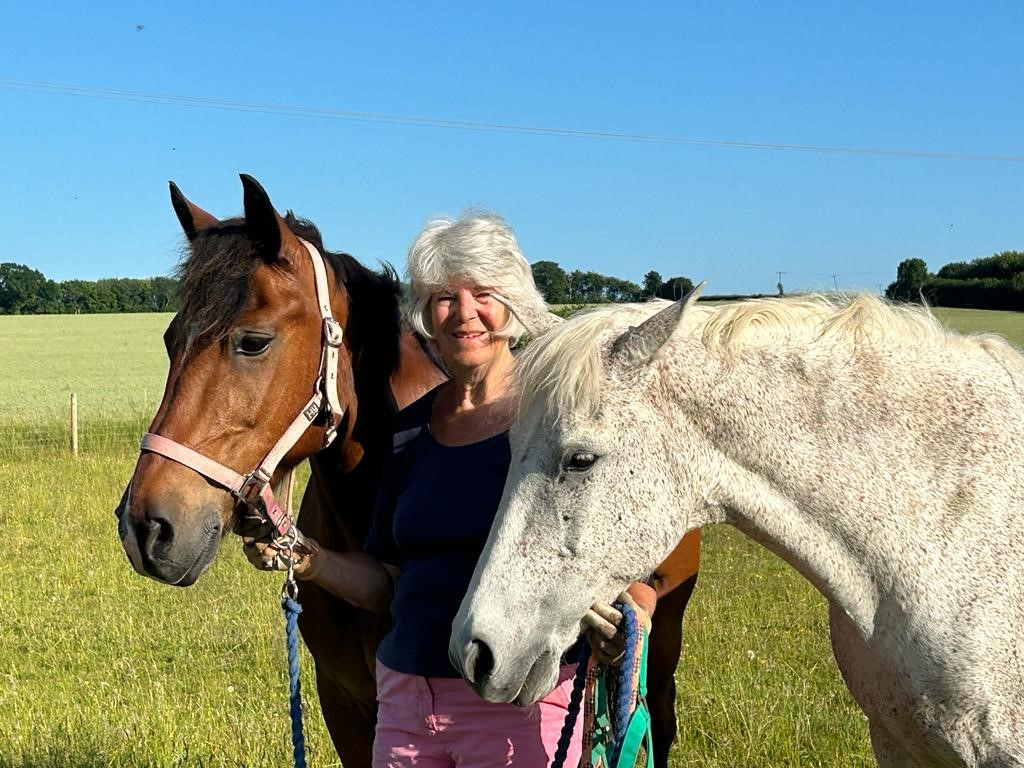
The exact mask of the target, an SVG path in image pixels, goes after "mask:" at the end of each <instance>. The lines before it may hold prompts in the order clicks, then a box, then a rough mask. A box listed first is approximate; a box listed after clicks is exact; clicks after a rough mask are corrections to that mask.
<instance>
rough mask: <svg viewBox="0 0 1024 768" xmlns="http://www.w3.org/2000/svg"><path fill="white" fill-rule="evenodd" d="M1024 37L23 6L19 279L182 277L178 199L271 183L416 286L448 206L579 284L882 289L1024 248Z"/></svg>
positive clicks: (684, 9)
mask: <svg viewBox="0 0 1024 768" xmlns="http://www.w3.org/2000/svg"><path fill="white" fill-rule="evenodd" d="M200 8H202V10H201V11H200ZM137 25H142V27H143V28H141V29H139V28H137ZM1022 30H1024V4H1021V3H1020V2H986V3H964V2H960V3H950V2H941V1H940V2H930V3H927V4H924V3H909V2H864V3H857V4H853V3H848V2H842V3H840V2H828V1H823V2H806V3H796V2H773V3H721V2H678V3H636V4H625V3H615V4H612V3H604V2H588V3H583V2H580V3H550V2H549V3H518V4H512V3H506V4H497V3H479V2H477V3H424V2H420V3H412V2H409V3H393V4H371V3H359V4H355V3H341V2H339V3H330V4H328V3H323V4H320V3H316V4H314V3H304V2H293V3H287V4H285V3H280V2H275V3H267V2H248V3H240V2H231V3H210V4H209V7H202V6H199V5H195V4H193V5H191V6H190V5H182V4H180V3H176V4H174V3H164V2H103V3H99V4H82V3H66V4H53V3H47V2H36V3H18V4H8V6H7V7H6V8H5V12H4V24H3V25H2V26H0V51H2V55H0V105H2V110H0V114H2V119H0V139H2V143H3V146H4V148H5V156H4V162H3V173H2V174H0V200H2V201H3V203H2V211H3V213H2V214H0V216H2V221H3V224H4V235H5V236H4V238H3V245H2V246H0V262H2V261H14V262H18V263H23V264H28V265H30V266H32V267H34V268H36V269H39V270H41V271H42V272H44V273H45V274H46V275H47V276H48V277H51V278H53V279H57V280H65V279H70V278H76V277H78V278H86V279H95V278H99V277H145V276H151V275H158V274H166V273H168V272H169V271H170V270H171V269H172V268H173V265H174V263H175V262H176V260H177V258H178V254H179V247H180V240H181V238H180V231H179V229H178V225H177V221H176V219H175V217H174V214H173V211H172V209H171V206H170V202H169V199H168V194H167V181H168V180H169V179H173V180H174V181H175V182H177V184H178V185H179V186H180V187H181V189H182V190H183V191H184V193H185V194H186V195H187V196H188V197H189V198H190V199H192V200H193V201H194V202H195V203H197V204H198V205H200V206H202V207H204V208H206V209H207V210H209V211H210V212H212V213H214V214H216V215H219V216H229V215H235V214H238V213H239V212H240V210H241V207H242V197H241V186H240V184H239V181H238V173H239V172H246V173H250V174H252V175H254V176H255V177H256V178H258V179H259V180H260V181H261V182H262V183H263V185H264V186H265V187H266V189H267V191H268V192H269V193H270V196H271V199H272V200H273V201H274V203H275V205H276V206H277V207H278V209H279V210H282V211H283V210H284V209H288V208H291V209H293V210H295V212H296V213H298V214H300V215H303V216H306V217H307V218H310V219H312V220H313V221H314V222H315V223H316V224H317V225H318V226H319V227H320V229H321V231H322V232H323V234H324V239H325V242H326V244H327V246H328V247H329V248H331V249H334V250H345V251H348V252H350V253H352V254H353V255H355V256H357V257H358V258H360V259H361V260H363V261H364V262H367V263H373V262H374V261H375V260H388V261H391V262H393V263H394V264H396V265H397V266H399V267H401V266H402V265H403V264H404V257H405V250H406V248H407V246H408V244H409V242H410V241H411V240H412V238H413V237H414V236H415V234H416V232H417V231H418V229H419V228H420V227H421V226H422V224H423V223H424V222H425V221H426V220H427V219H428V218H429V217H431V216H433V215H437V214H457V213H459V212H461V211H462V210H464V209H466V208H468V207H471V206H476V207H483V208H487V209H491V210H495V211H497V212H499V213H501V214H503V215H504V216H506V217H507V218H508V219H509V221H510V222H511V223H512V225H513V227H514V228H515V229H516V232H517V234H518V236H519V239H520V243H521V245H522V247H523V250H524V252H525V253H526V255H527V258H528V259H529V260H530V261H537V260H540V259H548V260H552V261H556V262H558V263H559V264H561V265H562V266H563V267H564V268H566V269H576V268H579V269H593V270H596V271H599V272H603V273H605V274H611V275H615V276H618V277H623V278H627V279H630V280H634V281H640V280H641V278H642V276H643V274H644V273H645V272H646V271H648V270H650V269H656V270H658V271H659V272H661V274H662V275H663V276H664V277H669V276H671V275H680V274H681V275H686V276H688V277H690V278H692V279H694V281H698V280H707V281H708V291H709V292H710V293H726V292H757V291H760V292H772V291H774V288H775V282H776V279H777V276H776V270H782V271H784V272H785V273H786V274H784V275H783V282H784V284H785V285H786V287H787V289H789V290H794V289H798V288H802V289H808V288H810V289H813V288H818V289H823V288H831V287H832V286H833V285H834V284H836V285H838V286H839V287H840V288H852V287H861V288H867V289H869V290H877V288H878V285H879V284H886V283H888V282H889V281H891V280H892V279H893V278H894V276H895V269H896V265H897V263H898V262H899V261H901V260H902V259H905V258H910V257H920V258H924V259H925V260H926V261H927V262H928V264H929V267H931V268H932V269H933V270H934V269H938V267H940V266H941V265H942V264H945V263H947V262H949V261H957V260H968V259H972V258H976V257H978V256H986V255H989V254H991V253H993V252H997V251H1001V250H1007V249H1014V250H1024V195H1022V189H1024V184H1022V182H1024V162H1021V161H1020V160H1019V158H1024V130H1022V128H1024V57H1022V56H1021V55H1020V39H1021V38H1020V35H1021V31H1022ZM26 81H32V82H37V83H51V84H58V85H61V86H78V87H84V88H87V89H117V90H121V91H128V92H130V93H131V94H135V95H133V96H130V97H129V98H128V99H123V100H112V99H103V98H99V97H97V96H96V95H95V92H94V91H88V93H89V94H90V95H74V94H73V93H72V92H71V91H69V90H68V89H67V88H60V89H56V90H54V89H51V88H48V87H44V86H26V85H25V83H26ZM147 93H163V94H172V95H175V96H182V97H192V98H194V99H199V98H201V99H209V100H212V101H213V102H215V103H218V104H221V105H222V106H223V105H224V104H225V102H240V103H242V104H245V105H253V104H275V105H283V106H286V107H289V108H293V109H291V110H290V111H288V112H286V113H281V114H272V113H266V112H253V111H246V110H244V109H228V108H213V109H205V108H195V107H187V106H181V105H176V104H167V103H152V100H150V99H147V98H146V97H144V96H142V95H140V94H147ZM313 109H321V110H333V111H334V113H335V116H334V117H329V118H328V117H314V116H311V115H310V114H309V110H313ZM341 112H362V113H375V114H387V115H397V116H404V117H415V118H433V119H437V120H442V121H474V122H478V123H488V124H500V125H517V126H529V127H536V128H546V129H553V128H557V129H576V130H582V131H594V132H606V133H620V134H633V135H646V136H658V137H666V138H689V139H706V140H718V141H734V142H741V143H768V144H786V145H815V146H829V147H839V148H843V147H847V148H871V149H893V150H905V151H909V152H920V153H961V154H975V155H1000V156H1009V157H1015V158H1018V160H1017V161H1002V162H999V161H983V160H957V159H943V158H935V157H904V156H894V155H883V156H875V155H865V154H859V153H850V152H837V153H826V152H803V151H782V150H765V149H754V148H745V147H724V146H707V145H690V144H680V143H652V142H642V141H626V140H612V139H608V138H586V137H567V136H558V135H551V134H548V133H541V134H523V133H511V132H501V131H496V130H462V129H453V128H449V127H437V126H432V127H431V126H418V125H408V124H401V123H396V122H370V121H359V120H351V119H340V118H339V117H338V115H337V113H341ZM832 275H836V277H835V278H833V277H832Z"/></svg>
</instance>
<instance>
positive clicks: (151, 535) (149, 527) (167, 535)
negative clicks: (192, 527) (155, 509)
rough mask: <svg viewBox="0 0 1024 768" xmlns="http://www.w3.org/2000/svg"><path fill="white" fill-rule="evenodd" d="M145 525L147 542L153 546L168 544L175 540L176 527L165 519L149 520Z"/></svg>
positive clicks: (154, 518)
mask: <svg viewBox="0 0 1024 768" xmlns="http://www.w3.org/2000/svg"><path fill="white" fill-rule="evenodd" d="M144 525H145V529H146V536H145V538H146V541H147V542H148V543H150V544H151V545H152V544H167V543H168V542H169V541H171V540H172V539H173V538H174V526H173V525H171V522H170V521H169V520H168V519H167V518H164V517H152V518H149V519H148V520H147V521H146V523H145V524H144Z"/></svg>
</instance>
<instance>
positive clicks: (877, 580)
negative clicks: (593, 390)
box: [676, 350, 1019, 637]
mask: <svg viewBox="0 0 1024 768" xmlns="http://www.w3.org/2000/svg"><path fill="white" fill-rule="evenodd" d="M839 357H841V355H837V356H833V357H827V356H823V357H820V358H817V359H816V358H811V357H808V356H806V355H801V356H797V355H796V354H795V353H791V354H789V355H788V356H787V355H786V353H784V352H779V351H777V350H752V351H750V353H749V354H746V353H745V354H744V359H743V360H742V361H740V362H737V363H736V364H735V365H734V366H732V367H722V368H720V369H717V370H712V371H709V372H707V373H706V375H705V376H704V377H703V378H701V375H700V374H697V376H698V381H696V382H688V383H689V385H690V387H691V391H693V390H697V395H696V397H694V398H693V399H692V400H690V401H689V402H690V406H689V408H688V409H687V410H688V418H690V419H691V420H696V421H697V422H698V424H699V425H700V426H701V427H703V430H704V431H705V433H706V434H707V436H708V438H709V440H710V443H711V445H712V448H713V454H714V455H716V456H717V457H718V459H717V460H718V461H720V462H721V466H720V468H719V476H720V477H723V478H724V481H723V482H722V483H721V485H720V487H721V489H722V490H721V492H720V496H719V498H717V499H715V500H714V502H715V503H714V505H713V509H712V511H711V513H710V515H709V520H710V521H716V520H717V521H722V522H729V523H732V524H734V525H735V526H736V527H738V528H740V529H741V530H743V531H744V532H746V533H747V534H748V535H750V536H751V537H753V538H755V539H756V540H758V541H760V542H762V543H763V544H765V545H766V546H767V547H768V548H770V549H772V550H773V551H774V552H776V553H777V554H779V555H780V556H781V557H783V558H784V559H785V560H787V561H788V562H789V563H790V564H792V565H793V566H794V567H796V568H797V569H798V570H799V571H801V572H802V573H803V574H804V575H805V576H806V577H807V578H808V579H809V580H811V582H812V583H814V584H815V586H816V587H818V589H819V590H820V591H821V592H822V593H823V594H824V595H825V596H826V597H828V598H829V599H830V600H832V601H833V602H835V603H837V604H838V605H840V606H841V607H842V608H843V609H844V610H845V611H846V612H847V613H848V614H849V615H850V616H851V618H853V620H854V621H855V622H856V624H857V626H858V629H859V630H860V631H861V632H862V633H863V635H864V636H865V637H867V636H869V635H870V634H871V632H872V629H873V621H874V617H875V612H876V609H877V607H878V601H879V595H880V594H881V593H888V592H891V591H892V590H896V591H900V590H902V589H904V588H905V587H906V585H908V584H910V585H914V584H917V583H920V581H921V580H922V578H923V579H925V580H927V579H928V578H929V577H931V576H932V575H933V574H932V573H931V571H930V570H929V569H931V568H934V563H935V561H936V559H935V558H934V557H933V554H934V552H935V548H936V547H938V546H941V543H940V542H938V539H937V536H936V532H937V530H941V528H942V526H943V525H947V526H948V525H950V524H951V521H950V520H949V519H948V518H949V517H950V516H951V515H958V516H961V519H958V520H956V521H955V524H956V525H957V526H958V527H960V526H962V525H963V524H964V523H965V518H964V516H965V515H977V516H978V523H979V527H980V524H982V523H983V518H984V516H985V515H989V514H991V513H992V510H991V508H989V507H984V506H979V505H974V506H967V505H964V504H958V503H957V501H956V495H957V494H958V493H962V492H963V487H964V485H965V484H967V485H969V484H970V483H973V482H976V479H977V478H978V477H979V476H983V475H984V474H985V473H986V472H988V471H989V468H988V467H985V466H977V465H976V462H977V459H974V460H970V459H965V458H964V457H963V455H962V454H963V453H964V450H958V447H963V448H965V447H966V446H968V445H970V442H969V441H966V440H965V438H964V436H963V433H964V431H970V430H975V429H978V428H979V427H978V425H977V424H976V423H974V421H972V420H977V419H979V418H981V417H982V416H985V417H986V418H988V417H987V415H986V414H984V413H980V411H979V409H980V408H981V406H980V405H979V406H978V409H973V410H972V409H968V412H969V415H967V416H964V415H963V414H962V413H961V415H960V417H959V418H958V417H957V416H956V409H957V408H958V407H961V403H962V402H963V401H962V400H960V398H966V397H968V394H967V391H966V390H967V389H969V388H970V386H971V381H972V379H971V376H970V375H968V374H963V375H960V373H958V372H957V371H955V370H952V369H950V370H945V371H943V372H941V373H935V372H931V373H929V372H927V371H926V370H924V369H919V370H918V371H917V372H913V371H908V370H905V369H901V368H900V367H899V366H893V365H888V366H884V365H882V363H881V361H876V362H878V363H879V366H878V367H877V368H874V369H872V367H871V366H870V365H869V363H870V360H864V359H857V360H854V359H853V355H852V353H848V354H847V355H846V356H845V357H843V359H839ZM929 377H930V378H931V379H932V380H928V379H929ZM961 390H962V391H961ZM676 391H680V390H678V389H677V390H676ZM975 399H978V395H977V394H975ZM979 402H980V401H979ZM693 403H697V404H698V405H697V406H694V405H693ZM991 418H992V419H994V418H996V416H994V415H993V416H992V417H991ZM991 426H992V428H993V429H996V425H995V424H994V423H993V424H992V425H991ZM997 434H998V432H997ZM1018 439H1019V438H1018ZM958 441H960V442H958ZM958 461H959V462H960V463H959V464H957V462H958ZM972 461H973V463H972ZM965 462H966V463H965ZM994 464H995V466H994V467H993V469H995V470H996V471H997V472H998V469H997V466H998V462H994ZM957 535H958V536H959V535H961V534H957ZM966 535H967V536H970V535H972V534H970V533H967V534H966ZM934 576H935V578H937V579H941V578H947V576H946V575H944V574H934Z"/></svg>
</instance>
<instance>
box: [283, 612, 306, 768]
mask: <svg viewBox="0 0 1024 768" xmlns="http://www.w3.org/2000/svg"><path fill="white" fill-rule="evenodd" d="M281 607H282V608H284V632H285V638H286V640H287V643H288V702H289V704H290V705H291V718H292V755H293V757H294V759H295V768H306V739H305V736H303V733H302V689H301V687H300V683H299V633H298V623H299V614H300V613H302V606H301V605H299V603H298V601H297V600H293V599H292V598H290V597H288V596H287V595H284V596H282V597H281Z"/></svg>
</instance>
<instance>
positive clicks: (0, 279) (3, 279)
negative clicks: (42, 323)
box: [0, 262, 62, 315]
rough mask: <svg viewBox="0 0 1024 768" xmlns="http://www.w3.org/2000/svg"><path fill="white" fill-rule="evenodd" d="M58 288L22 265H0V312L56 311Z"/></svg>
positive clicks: (57, 307) (17, 313) (14, 313)
mask: <svg viewBox="0 0 1024 768" xmlns="http://www.w3.org/2000/svg"><path fill="white" fill-rule="evenodd" d="M61 309H62V306H61V301H60V290H59V289H58V288H57V285H56V284H55V283H54V282H53V281H52V280H48V279H46V276H45V275H43V273H42V272H40V271H39V270H36V269H31V268H30V267H26V266H25V265H24V264H14V263H13V262H6V263H4V264H0V314H8V315H28V314H34V313H37V312H48V313H49V312H60V311H61Z"/></svg>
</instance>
